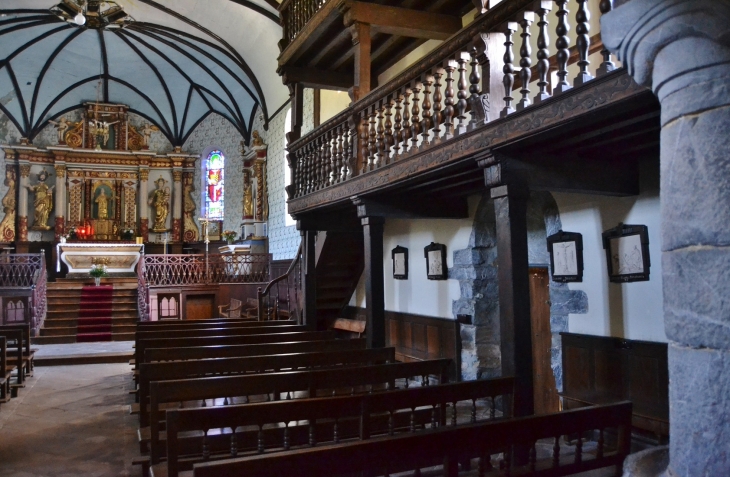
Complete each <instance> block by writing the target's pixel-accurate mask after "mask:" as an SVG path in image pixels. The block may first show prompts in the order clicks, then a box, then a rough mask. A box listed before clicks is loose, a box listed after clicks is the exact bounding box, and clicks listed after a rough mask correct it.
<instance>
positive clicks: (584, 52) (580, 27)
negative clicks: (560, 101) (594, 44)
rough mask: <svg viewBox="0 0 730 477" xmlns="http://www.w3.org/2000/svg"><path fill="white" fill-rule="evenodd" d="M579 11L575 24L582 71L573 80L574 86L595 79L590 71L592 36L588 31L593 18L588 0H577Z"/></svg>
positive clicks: (579, 65)
mask: <svg viewBox="0 0 730 477" xmlns="http://www.w3.org/2000/svg"><path fill="white" fill-rule="evenodd" d="M577 1H578V11H577V12H576V14H575V20H576V22H577V25H576V26H575V33H576V35H577V36H576V39H575V44H576V46H577V47H578V58H579V60H578V68H580V72H579V73H578V76H576V77H575V79H574V80H573V85H574V86H580V85H582V84H584V83H586V82H588V81H590V80H592V79H593V76H591V74H590V73H588V65H589V64H591V62H590V61H588V49H589V48H590V46H591V37H590V36H589V35H588V32H589V31H590V29H591V25H590V23H589V20H590V19H591V12H590V11H589V10H588V3H587V2H588V0H577Z"/></svg>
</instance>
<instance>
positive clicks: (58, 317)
mask: <svg viewBox="0 0 730 477" xmlns="http://www.w3.org/2000/svg"><path fill="white" fill-rule="evenodd" d="M91 283H93V281H92V280H72V279H59V280H57V281H56V282H51V283H48V286H47V300H48V312H47V314H46V320H45V322H44V323H43V326H42V327H41V329H40V331H39V336H37V337H35V338H33V339H32V340H31V341H32V342H33V343H35V344H58V343H76V333H77V319H78V316H79V301H80V298H81V287H82V286H83V285H88V284H91ZM102 284H106V285H109V284H113V285H114V293H113V298H112V341H131V340H134V330H135V328H136V323H137V319H138V312H137V278H110V279H107V278H104V279H102Z"/></svg>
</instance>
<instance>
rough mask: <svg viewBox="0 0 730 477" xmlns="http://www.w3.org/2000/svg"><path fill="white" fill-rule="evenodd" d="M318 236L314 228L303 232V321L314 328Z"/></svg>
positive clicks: (315, 323)
mask: <svg viewBox="0 0 730 477" xmlns="http://www.w3.org/2000/svg"><path fill="white" fill-rule="evenodd" d="M316 237H317V232H316V231H314V230H305V231H303V232H302V241H303V243H304V247H302V250H303V257H302V260H303V263H302V268H303V269H302V275H303V283H302V298H303V300H304V309H303V310H302V311H303V313H302V315H303V316H302V321H303V322H304V324H305V325H307V326H309V327H310V328H311V329H313V330H314V329H315V328H316V327H317V270H316V268H317V267H316V259H315V258H316V247H315V240H316Z"/></svg>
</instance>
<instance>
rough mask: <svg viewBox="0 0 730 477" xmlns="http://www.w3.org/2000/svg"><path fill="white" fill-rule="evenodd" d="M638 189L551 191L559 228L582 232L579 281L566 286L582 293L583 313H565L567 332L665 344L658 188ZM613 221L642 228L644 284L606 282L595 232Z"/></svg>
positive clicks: (603, 258)
mask: <svg viewBox="0 0 730 477" xmlns="http://www.w3.org/2000/svg"><path fill="white" fill-rule="evenodd" d="M647 169H648V168H647V167H643V169H642V177H646V176H648V175H650V171H647ZM654 174H655V175H656V172H655V173H654ZM642 190H643V192H642V193H641V194H640V195H639V196H636V197H604V196H592V195H583V194H559V193H553V196H554V197H555V201H556V202H557V204H558V209H559V210H560V220H561V221H562V224H563V230H564V231H568V232H580V233H582V234H583V261H584V271H583V282H582V283H571V284H570V285H569V287H570V289H571V290H583V291H585V292H586V295H587V296H588V313H586V314H581V315H573V314H571V315H569V323H568V329H569V331H570V332H572V333H584V334H589V335H599V336H616V337H621V338H627V339H635V340H646V341H662V342H666V341H667V337H666V334H665V333H664V314H663V309H662V303H663V299H662V271H661V243H660V233H659V232H660V216H659V188H658V185H656V186H655V184H654V181H651V180H645V181H642ZM619 222H623V223H625V224H635V225H646V226H647V227H648V229H649V253H650V258H651V267H650V274H649V281H645V282H632V283H622V284H619V283H610V282H609V281H608V274H607V272H606V252H605V251H604V249H603V243H602V241H601V233H602V232H604V231H605V230H608V229H610V228H613V227H615V226H616V225H618V223H619Z"/></svg>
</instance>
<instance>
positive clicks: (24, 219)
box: [18, 164, 30, 242]
mask: <svg viewBox="0 0 730 477" xmlns="http://www.w3.org/2000/svg"><path fill="white" fill-rule="evenodd" d="M29 185H30V164H20V188H19V189H18V241H20V242H27V241H28V186H29Z"/></svg>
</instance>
